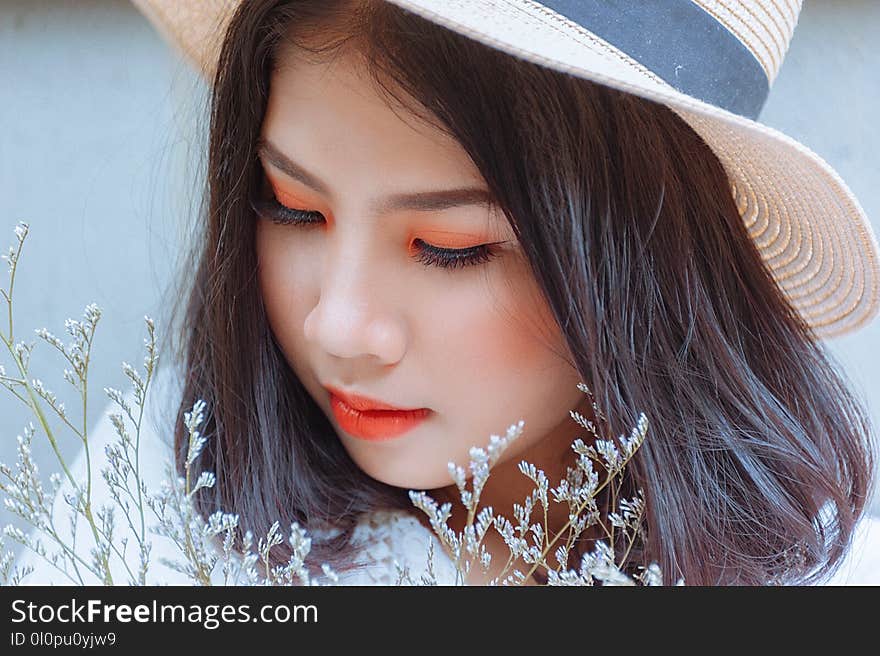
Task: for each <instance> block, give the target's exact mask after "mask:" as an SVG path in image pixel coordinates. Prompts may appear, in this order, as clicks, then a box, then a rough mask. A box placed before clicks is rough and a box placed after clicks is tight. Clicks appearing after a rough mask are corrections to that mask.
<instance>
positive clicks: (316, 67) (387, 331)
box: [256, 51, 584, 489]
mask: <svg viewBox="0 0 880 656" xmlns="http://www.w3.org/2000/svg"><path fill="white" fill-rule="evenodd" d="M281 61H282V63H283V66H280V67H279V68H278V70H276V71H275V73H274V74H273V77H272V79H271V93H270V97H269V101H268V108H267V111H266V115H265V120H264V123H263V126H262V135H261V136H262V142H261V144H262V145H261V148H260V160H261V163H262V167H263V171H264V173H265V181H266V187H265V191H266V192H267V193H266V197H267V198H269V199H272V198H273V196H274V198H275V199H276V200H277V201H278V202H279V203H280V204H281V205H283V206H285V207H289V208H294V209H299V210H307V211H308V212H310V213H313V214H309V215H308V217H307V218H308V220H310V221H316V222H315V223H312V224H310V225H297V224H282V223H276V222H275V221H273V219H272V218H271V217H270V216H269V215H266V214H264V213H261V216H259V218H257V228H256V230H257V232H256V248H257V258H258V263H259V265H258V266H259V282H260V288H261V291H262V295H263V299H264V303H265V307H266V311H267V313H268V320H269V323H270V326H271V329H272V332H273V334H274V336H275V338H276V341H277V342H278V344H279V345H280V347H281V349H282V350H283V352H284V355H285V357H286V359H287V362H288V363H289V364H290V366H291V367H292V368H293V370H294V372H295V373H296V375H297V376H298V377H299V379H300V380H301V381H302V383H303V385H304V386H305V387H306V389H307V390H308V391H309V393H310V394H311V395H312V397H313V398H314V400H315V402H316V403H317V404H318V405H319V406H320V407H321V408H322V409H323V410H324V412H325V413H326V414H327V417H328V418H329V420H330V421H331V423H332V424H333V425H334V427H335V428H336V430H337V433H338V435H339V439H340V440H341V441H342V444H343V445H344V447H345V449H346V450H347V451H348V453H349V454H350V455H351V457H352V459H353V460H354V461H355V462H356V463H357V464H358V465H359V466H360V467H361V468H362V469H363V470H364V471H365V472H366V473H367V474H368V475H370V476H372V477H373V478H375V479H378V480H380V481H383V482H385V483H388V484H390V485H394V486H398V487H404V488H408V489H409V488H412V489H433V488H437V487H441V486H446V485H449V484H450V483H451V478H450V476H449V474H448V471H447V463H448V462H449V461H454V462H456V463H457V464H460V465H462V466H466V465H467V462H468V450H469V449H470V448H471V447H472V446H484V445H486V444H487V443H488V441H489V436H490V435H492V434H497V435H503V434H504V432H505V431H506V430H507V427H508V426H510V425H511V424H513V423H515V422H517V421H519V420H520V419H523V420H524V421H525V427H524V432H523V434H522V436H521V437H520V438H519V439H518V440H517V441H516V442H514V444H513V445H512V447H511V448H510V449H508V451H507V452H506V453H505V456H504V460H506V461H510V460H511V459H513V458H514V457H515V456H517V455H520V456H523V457H524V456H525V455H530V456H532V458H534V459H532V458H529V461H530V462H534V463H535V464H539V458H538V457H537V456H538V455H539V454H540V453H541V450H542V449H547V448H551V447H552V448H553V449H554V450H555V451H556V452H558V450H559V448H560V447H559V445H560V444H565V445H567V444H569V443H570V442H571V440H572V439H573V437H574V429H575V428H576V425H575V424H574V423H573V422H572V420H571V418H570V417H569V414H568V413H569V410H571V409H573V408H575V407H576V406H578V404H579V403H580V402H581V401H583V399H584V395H583V394H582V393H581V392H580V391H579V390H578V389H577V387H576V383H577V382H578V380H579V377H578V375H577V372H576V371H575V370H574V369H573V368H572V367H571V366H570V365H568V364H567V363H566V362H565V360H564V359H563V358H564V357H565V356H566V355H567V354H568V351H567V349H566V346H565V344H564V343H563V340H562V338H561V335H560V333H559V330H558V327H557V326H556V324H555V322H554V321H553V319H552V317H551V315H550V312H549V309H548V307H547V306H546V303H545V302H544V301H543V298H542V296H541V294H540V293H539V291H538V288H537V285H536V283H535V281H534V279H533V277H532V276H531V274H530V272H529V270H528V267H527V265H526V261H525V259H524V256H523V255H522V252H521V250H520V249H519V247H518V244H517V242H516V240H515V237H514V234H513V231H512V229H511V228H510V226H509V225H508V224H507V222H506V221H505V220H504V217H503V215H502V213H501V212H500V211H498V210H497V209H493V208H492V207H490V206H489V205H487V204H485V203H483V202H481V201H482V199H483V197H484V195H485V196H488V192H487V186H486V184H485V181H484V180H483V178H482V176H481V175H480V173H479V172H478V170H477V169H476V167H475V166H474V165H473V163H472V162H471V160H470V158H469V157H468V155H467V154H466V153H465V151H464V150H463V149H462V148H461V146H460V145H459V144H458V143H457V142H456V141H455V140H454V139H451V138H450V137H448V136H447V135H445V134H444V133H442V132H441V131H440V130H437V129H436V128H432V127H431V128H429V127H427V126H426V125H425V124H424V123H419V122H418V121H416V120H414V117H413V116H412V115H407V114H406V113H405V112H404V111H403V110H402V109H400V108H397V110H396V111H395V110H392V109H391V107H389V106H388V105H387V104H386V102H385V101H384V100H383V99H382V98H381V97H380V96H379V95H378V94H377V92H376V91H375V89H374V87H373V85H372V82H371V81H370V80H369V78H368V77H367V74H366V73H363V72H362V69H361V68H360V67H359V63H358V62H359V61H360V60H358V59H355V58H354V56H353V55H351V54H346V55H344V56H341V57H339V58H337V59H336V60H335V61H333V62H331V63H326V64H316V63H311V62H307V61H306V60H304V59H301V58H299V57H297V56H296V54H295V53H294V52H293V51H288V54H286V55H285V56H284V57H283V58H282V60H281ZM404 119H406V120H404ZM285 160H287V161H288V162H287V163H285ZM290 162H295V166H294V165H293V164H291V163H290ZM294 168H296V169H297V170H298V171H300V173H299V174H297V173H296V172H295V171H294ZM285 169H287V171H285ZM455 189H470V190H471V191H468V192H463V193H459V194H447V195H446V196H444V195H443V194H437V195H434V196H425V197H422V198H419V197H417V196H414V195H415V194H419V193H421V194H425V193H426V192H430V193H431V194H435V192H441V191H444V190H455ZM314 213H318V214H314ZM424 244H427V245H429V247H435V248H437V249H446V250H453V249H459V250H460V249H470V248H471V247H477V246H481V245H484V244H496V245H495V246H492V247H491V250H492V256H491V257H486V256H485V253H483V256H482V257H479V253H480V252H481V250H480V249H478V250H477V254H478V256H477V257H476V258H473V259H472V261H468V260H461V261H460V262H458V264H459V266H456V267H451V268H441V267H440V266H438V264H437V262H438V261H439V260H432V259H431V258H430V252H429V251H428V250H425V247H424ZM458 257H461V255H459V256H458ZM420 259H424V261H420ZM326 386H332V387H335V388H338V389H340V390H342V391H343V392H348V393H351V394H358V395H362V396H367V397H371V398H372V399H375V400H379V401H383V402H385V403H387V404H389V405H392V406H394V407H397V408H405V409H413V408H426V409H428V410H429V412H427V413H423V414H424V415H425V416H424V418H423V420H422V421H421V422H420V423H418V424H417V425H414V426H411V427H410V428H409V429H408V430H406V431H405V432H403V433H402V434H400V435H398V436H396V437H394V438H392V439H385V440H381V441H377V440H376V439H372V440H370V439H365V438H363V437H358V436H356V435H355V434H353V433H352V432H351V431H349V430H347V429H346V427H347V426H348V425H347V424H346V423H345V422H344V421H343V422H340V421H339V420H338V418H337V416H336V415H335V414H334V410H333V406H332V405H331V394H330V392H329V391H328V389H327V388H326ZM361 426H362V427H366V428H364V430H368V429H370V428H372V429H373V432H374V433H375V432H378V433H379V434H381V433H382V432H383V430H382V426H383V424H381V423H378V424H377V423H375V422H373V423H370V422H363V423H362V424H361ZM377 426H378V428H377ZM554 433H555V434H559V435H563V436H564V437H563V440H562V441H561V442H560V441H559V440H558V439H557V440H556V441H555V442H554V441H553V440H547V438H548V436H550V435H551V434H554ZM562 448H563V449H564V448H565V447H564V446H563V447H562ZM518 461H519V458H517V459H516V460H513V463H515V462H518ZM539 466H540V465H539Z"/></svg>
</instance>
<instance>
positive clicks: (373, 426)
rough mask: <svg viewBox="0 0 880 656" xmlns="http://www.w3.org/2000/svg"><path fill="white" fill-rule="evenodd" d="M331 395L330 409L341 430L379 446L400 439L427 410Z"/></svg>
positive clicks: (333, 391)
mask: <svg viewBox="0 0 880 656" xmlns="http://www.w3.org/2000/svg"><path fill="white" fill-rule="evenodd" d="M326 389H327V390H328V391H329V392H330V407H331V408H332V410H333V416H334V417H335V418H336V421H337V422H338V423H339V425H340V427H341V428H342V429H343V430H344V431H345V432H346V433H348V434H349V435H351V436H353V437H356V438H358V439H362V440H369V441H372V442H381V441H385V440H390V439H393V438H395V437H399V436H401V435H403V434H404V433H406V432H408V431H410V430H411V429H413V428H415V427H416V426H418V425H419V424H420V423H422V421H424V420H425V419H426V418H427V416H428V415H429V414H431V410H429V409H428V408H418V409H411V410H405V409H399V408H395V407H394V406H391V405H388V404H387V403H383V402H381V401H376V400H374V399H370V398H367V397H364V396H358V395H354V394H345V393H344V392H342V391H341V390H338V389H336V388H331V387H327V388H326Z"/></svg>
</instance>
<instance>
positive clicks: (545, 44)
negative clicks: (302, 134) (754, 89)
mask: <svg viewBox="0 0 880 656" xmlns="http://www.w3.org/2000/svg"><path fill="white" fill-rule="evenodd" d="M133 1H134V2H135V4H136V5H138V6H139V7H140V8H141V9H142V10H144V12H145V13H146V14H147V16H148V17H150V19H151V20H152V21H153V22H154V23H155V24H156V25H157V26H158V27H159V29H160V30H161V31H162V32H163V33H164V34H165V35H166V37H168V38H169V39H170V40H171V41H172V42H174V43H176V44H177V45H178V47H179V48H180V49H181V50H182V51H183V53H184V54H185V55H186V56H187V58H188V59H189V60H190V61H191V62H192V63H194V64H195V65H196V67H197V68H198V69H199V70H200V71H201V72H202V74H203V75H205V76H208V78H209V79H210V76H211V75H212V74H213V64H214V62H215V61H216V58H217V53H218V50H219V46H220V39H221V38H222V35H223V33H224V32H225V23H226V21H227V20H228V18H229V17H230V16H231V13H232V10H233V9H234V8H235V7H236V6H237V5H238V1H239V0H204V1H203V2H201V3H199V8H198V12H197V14H198V17H197V18H194V17H192V16H191V17H189V19H184V17H183V16H181V12H182V9H181V8H180V5H181V3H177V2H175V3H170V2H168V1H167V0H133ZM386 1H388V2H391V3H393V4H395V5H397V6H399V7H401V8H403V9H407V10H409V11H412V12H413V13H416V14H418V15H420V16H422V17H423V18H426V19H428V20H430V21H431V22H433V23H436V24H438V25H441V26H444V27H447V28H449V29H451V30H454V31H455V32H457V33H459V34H462V35H464V36H466V37H469V38H472V39H474V40H476V41H478V42H480V43H483V44H484V45H487V46H489V47H492V48H496V49H498V50H500V51H503V52H506V53H508V54H510V55H512V56H514V57H518V58H521V59H523V60H525V61H529V62H531V63H534V64H538V65H541V66H545V67H547V68H550V69H552V70H556V71H559V72H562V73H568V74H571V75H574V76H576V77H580V78H583V79H586V80H590V81H592V82H596V83H599V84H603V85H606V86H608V87H611V88H614V89H618V90H620V91H624V92H627V93H632V94H634V95H637V96H640V97H643V98H646V99H649V100H653V101H656V102H660V103H663V104H664V105H666V106H668V107H669V108H671V109H672V110H673V111H675V112H676V113H677V114H678V115H679V116H680V117H681V118H682V119H683V120H685V121H686V122H687V123H688V124H689V125H690V126H691V127H692V128H693V129H694V130H695V131H696V132H697V133H698V134H699V135H700V136H701V137H702V138H703V140H704V141H705V142H706V143H707V144H708V145H709V147H711V148H712V150H713V151H714V152H715V154H716V155H717V156H718V158H719V160H720V161H721V163H722V165H723V166H724V168H725V170H726V172H727V174H728V177H729V178H730V182H731V188H732V191H733V195H734V198H735V199H736V203H737V206H738V208H739V211H740V214H741V216H742V218H743V221H744V224H745V226H746V228H747V230H748V233H749V235H750V236H751V238H752V240H753V241H754V243H755V245H756V247H757V249H758V252H759V253H760V255H761V257H762V258H763V260H764V262H765V263H766V266H767V268H768V270H769V271H770V273H771V274H772V276H773V278H774V279H775V281H776V282H777V284H778V285H779V287H780V288H781V289H782V291H783V292H784V294H785V295H786V297H787V298H788V299H789V301H790V303H791V304H792V306H793V307H794V308H795V309H796V310H797V311H798V312H799V313H800V315H801V316H802V317H803V318H804V320H805V322H806V323H808V324H809V325H810V326H811V327H812V329H813V330H814V332H815V333H816V335H817V337H819V338H831V337H836V336H840V335H843V334H846V333H850V332H852V331H855V330H857V329H858V328H860V327H862V326H864V325H866V324H867V323H868V322H869V321H871V319H872V318H874V317H875V316H876V315H877V313H878V310H880V247H878V242H877V238H876V236H875V234H874V232H873V229H872V228H871V224H870V222H869V221H868V218H867V216H866V215H865V212H864V210H863V209H862V207H861V205H860V204H859V202H858V200H857V199H856V198H855V196H854V195H853V193H852V191H851V190H850V189H849V187H848V186H847V185H846V183H845V182H844V181H843V180H842V179H841V177H840V176H839V175H838V174H837V172H836V171H835V170H834V169H833V168H832V167H831V166H830V165H829V164H828V163H827V162H826V161H825V160H823V159H822V158H821V157H819V156H818V155H817V154H815V153H814V152H812V151H811V150H810V149H809V148H807V147H806V146H804V145H803V144H801V143H799V142H797V141H796V140H794V139H792V138H791V137H789V136H787V135H785V134H783V133H782V132H779V131H778V130H775V129H773V128H770V127H768V126H766V125H763V124H761V123H758V122H756V121H753V120H751V119H748V118H745V117H743V116H739V115H737V114H734V113H732V112H729V111H727V110H725V109H722V108H720V107H717V106H715V105H712V104H709V103H706V102H703V101H701V100H699V99H697V98H694V97H692V96H689V95H686V94H684V93H681V92H679V91H677V90H676V89H674V88H673V87H672V86H670V85H669V84H667V83H666V82H664V81H663V80H661V79H660V78H659V77H657V76H656V75H654V74H652V73H651V72H650V71H648V70H647V69H645V68H644V67H643V66H641V65H640V64H639V63H638V62H636V61H635V60H633V59H631V58H630V57H628V56H627V55H626V54H625V53H623V52H621V51H620V50H618V49H617V48H615V47H614V46H612V45H611V44H609V43H608V42H606V41H604V40H602V39H600V38H599V37H598V36H596V35H595V34H592V33H590V32H589V31H587V30H585V29H584V28H583V27H581V26H579V25H577V24H575V23H573V22H571V21H569V20H568V19H566V18H565V17H563V16H561V15H559V14H557V13H555V12H552V11H550V10H549V9H547V8H545V7H543V6H541V5H539V4H537V3H532V2H517V1H510V0H386ZM182 4H183V5H186V3H182ZM171 5H177V7H175V8H174V9H168V7H169V6H171Z"/></svg>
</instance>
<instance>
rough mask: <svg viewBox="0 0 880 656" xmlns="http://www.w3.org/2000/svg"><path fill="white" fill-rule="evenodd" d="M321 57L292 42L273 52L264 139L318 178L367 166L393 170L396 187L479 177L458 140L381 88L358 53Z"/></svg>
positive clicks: (422, 112) (419, 109)
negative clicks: (303, 165) (384, 92)
mask: <svg viewBox="0 0 880 656" xmlns="http://www.w3.org/2000/svg"><path fill="white" fill-rule="evenodd" d="M322 59H323V61H321V60H317V59H315V58H314V57H313V56H311V55H310V54H308V53H302V52H301V51H299V50H297V49H295V48H292V47H285V48H283V49H282V50H281V51H280V54H279V58H278V60H277V65H276V68H275V70H274V71H273V73H272V76H271V79H270V90H269V100H268V104H267V108H266V115H265V117H264V121H263V127H262V136H263V137H264V138H266V139H267V140H269V141H271V142H272V143H274V144H276V145H277V146H278V148H279V149H280V150H282V151H283V152H285V153H287V154H289V155H291V156H292V157H294V158H295V159H297V161H300V162H302V163H304V164H306V165H307V166H309V168H310V169H312V170H314V171H315V172H316V173H318V174H319V176H320V177H322V178H323V177H325V176H326V177H337V178H338V177H339V176H340V175H341V176H344V175H345V174H346V173H349V172H354V171H359V172H360V174H361V175H363V173H364V172H369V171H372V172H374V173H377V174H378V173H381V172H384V173H385V174H386V178H387V177H388V174H391V173H393V177H394V179H395V180H397V181H399V182H400V184H401V186H402V187H403V188H406V187H412V186H413V185H420V183H421V185H423V183H424V182H425V181H426V178H427V179H431V180H436V179H437V178H442V179H444V180H447V181H450V182H454V183H462V184H475V183H482V182H483V181H482V176H481V175H480V173H479V171H478V169H477V168H476V166H475V165H474V164H473V161H472V160H471V158H470V156H469V155H468V154H467V152H466V151H465V150H464V149H463V148H462V146H461V144H459V143H458V141H456V140H455V139H454V138H453V137H452V136H450V135H449V134H447V133H446V132H445V131H444V130H443V129H441V128H440V127H438V126H437V125H436V124H432V121H431V119H430V117H428V114H427V111H426V110H425V109H424V108H422V107H421V106H419V105H418V103H416V102H415V101H414V100H409V101H408V102H407V104H406V105H403V104H401V103H399V102H397V101H396V100H395V99H394V98H391V97H389V96H388V95H387V94H383V93H382V91H381V90H380V88H379V87H378V86H377V83H376V81H375V80H374V79H373V78H372V77H371V76H370V74H369V72H368V71H367V69H366V67H365V64H364V62H363V59H362V57H361V55H360V54H359V52H358V51H356V50H354V49H344V50H341V51H340V52H339V53H338V54H336V56H334V57H333V58H330V59H327V58H322ZM395 91H397V90H396V89H395ZM395 95H400V96H401V97H402V98H405V99H409V97H408V96H406V95H405V94H397V93H396V94H395ZM433 123H436V122H435V121H434V122H433ZM385 182H386V184H387V183H388V180H387V179H386V181H385ZM483 184H484V183H483Z"/></svg>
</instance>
